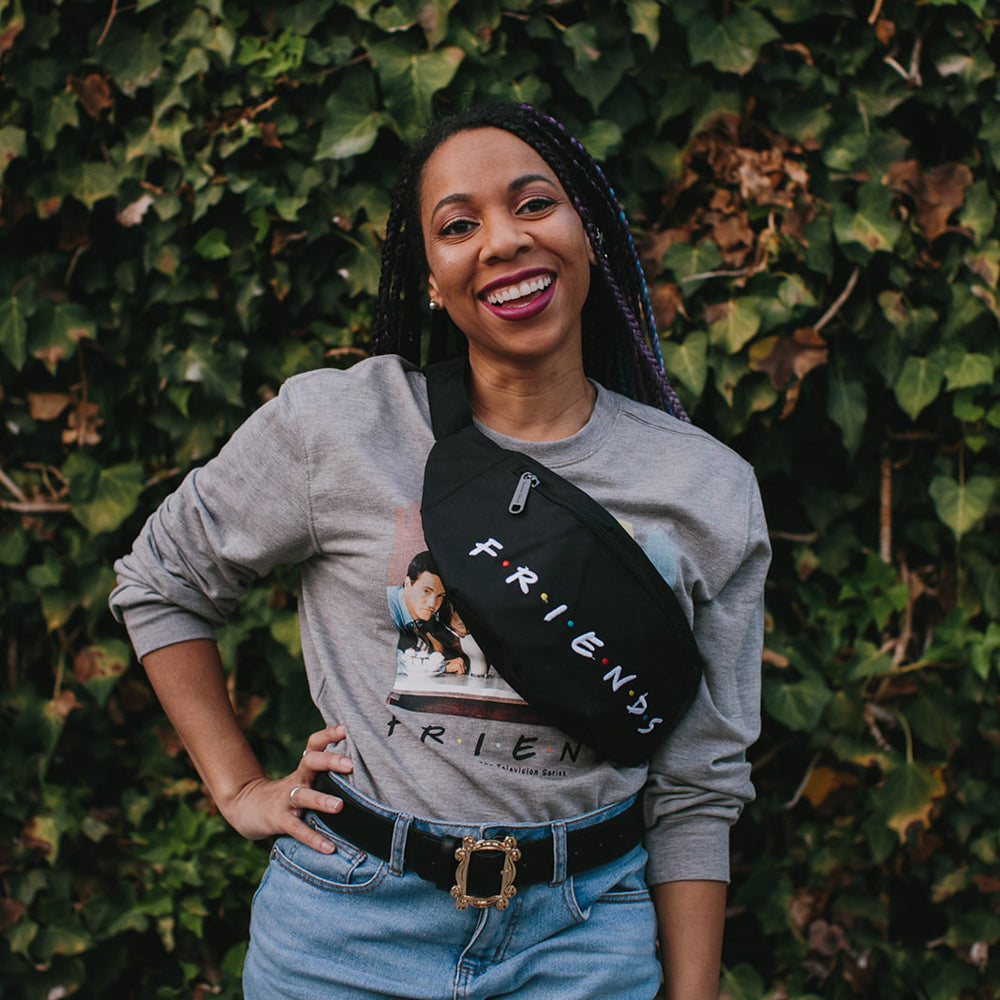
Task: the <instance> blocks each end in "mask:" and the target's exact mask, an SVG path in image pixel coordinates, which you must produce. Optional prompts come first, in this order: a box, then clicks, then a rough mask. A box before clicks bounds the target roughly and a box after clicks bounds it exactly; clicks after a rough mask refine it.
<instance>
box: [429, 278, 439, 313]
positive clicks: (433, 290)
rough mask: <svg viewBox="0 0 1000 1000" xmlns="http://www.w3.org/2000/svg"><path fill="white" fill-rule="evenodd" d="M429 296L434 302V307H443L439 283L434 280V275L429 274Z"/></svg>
mask: <svg viewBox="0 0 1000 1000" xmlns="http://www.w3.org/2000/svg"><path fill="white" fill-rule="evenodd" d="M427 297H428V298H429V299H430V300H431V302H432V303H433V305H432V307H431V308H433V309H440V308H441V307H442V302H441V290H440V289H439V288H438V283H437V282H436V281H435V280H434V275H433V274H429V275H427Z"/></svg>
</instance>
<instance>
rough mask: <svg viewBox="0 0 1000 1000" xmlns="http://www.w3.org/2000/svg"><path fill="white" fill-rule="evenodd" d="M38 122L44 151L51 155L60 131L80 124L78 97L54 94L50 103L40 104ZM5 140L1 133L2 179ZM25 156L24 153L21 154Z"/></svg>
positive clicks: (69, 94)
mask: <svg viewBox="0 0 1000 1000" xmlns="http://www.w3.org/2000/svg"><path fill="white" fill-rule="evenodd" d="M37 114H38V121H37V132H36V134H37V136H38V140H39V142H40V143H41V144H42V149H44V150H45V152H47V153H50V152H52V150H53V149H55V146H56V139H57V138H58V136H59V133H60V131H62V129H63V128H65V127H66V126H76V125H79V123H80V112H79V105H78V103H77V100H76V96H75V95H74V94H72V93H68V92H65V91H64V92H63V93H61V94H53V95H52V96H51V98H49V100H48V101H43V102H40V103H39V107H38V111H37ZM2 146H3V139H2V132H0V177H2V176H3V160H4V157H3V153H2ZM21 155H23V153H22V154H21Z"/></svg>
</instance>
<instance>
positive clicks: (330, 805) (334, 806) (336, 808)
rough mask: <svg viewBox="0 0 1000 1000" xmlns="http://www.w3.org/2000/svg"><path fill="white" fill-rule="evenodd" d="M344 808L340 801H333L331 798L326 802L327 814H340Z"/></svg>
mask: <svg viewBox="0 0 1000 1000" xmlns="http://www.w3.org/2000/svg"><path fill="white" fill-rule="evenodd" d="M343 808H344V803H343V802H342V801H341V800H340V799H335V798H333V797H332V796H331V797H330V798H328V799H327V800H326V811H327V812H332V813H335V812H340V810H341V809H343Z"/></svg>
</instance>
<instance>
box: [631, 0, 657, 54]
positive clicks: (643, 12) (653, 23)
mask: <svg viewBox="0 0 1000 1000" xmlns="http://www.w3.org/2000/svg"><path fill="white" fill-rule="evenodd" d="M626 6H627V8H628V19H629V23H630V24H631V25H632V31H633V33H634V34H636V35H642V37H643V38H645V39H646V42H647V44H648V45H649V51H650V52H652V51H653V50H654V49H655V48H656V47H657V45H659V44H660V11H661V10H662V7H661V6H660V3H659V0H628V3H627V4H626Z"/></svg>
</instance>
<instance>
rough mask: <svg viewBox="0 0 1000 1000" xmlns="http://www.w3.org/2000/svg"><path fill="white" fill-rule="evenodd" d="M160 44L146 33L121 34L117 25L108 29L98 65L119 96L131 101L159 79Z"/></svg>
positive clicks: (127, 32)
mask: <svg viewBox="0 0 1000 1000" xmlns="http://www.w3.org/2000/svg"><path fill="white" fill-rule="evenodd" d="M126 23H127V22H126ZM160 44H161V43H160V42H159V41H155V40H154V39H153V37H152V36H151V35H150V34H148V33H145V32H139V31H134V30H126V31H123V30H122V28H121V25H120V24H113V25H112V31H111V32H110V33H109V35H108V38H107V39H106V40H105V42H104V45H103V46H102V50H101V61H102V63H103V65H104V67H105V69H107V70H108V72H109V73H110V74H111V76H112V78H113V79H114V81H115V83H117V84H118V86H119V87H120V88H121V90H122V93H124V94H126V95H127V96H128V97H134V96H135V95H136V93H137V92H138V91H140V90H142V89H143V88H145V87H148V86H150V84H152V82H153V81H154V80H155V79H156V78H157V77H158V76H159V75H160V72H161V70H162V68H163V53H162V52H161V51H160Z"/></svg>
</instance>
